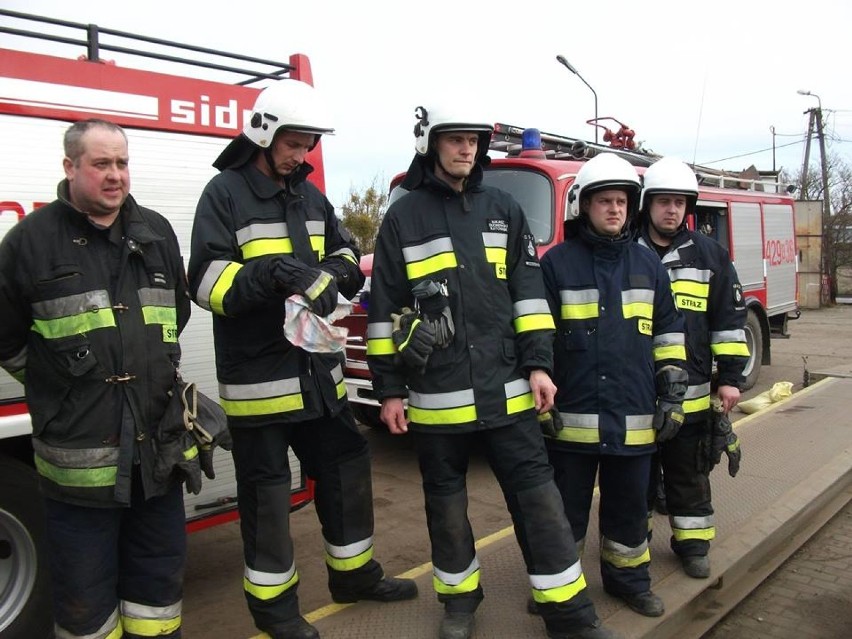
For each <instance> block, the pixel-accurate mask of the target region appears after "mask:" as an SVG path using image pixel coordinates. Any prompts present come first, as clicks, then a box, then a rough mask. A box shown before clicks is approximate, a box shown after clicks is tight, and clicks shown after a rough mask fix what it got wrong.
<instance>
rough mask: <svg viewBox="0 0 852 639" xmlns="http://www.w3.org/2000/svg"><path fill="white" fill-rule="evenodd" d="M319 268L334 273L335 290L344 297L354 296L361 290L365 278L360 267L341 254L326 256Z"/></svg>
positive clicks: (350, 297)
mask: <svg viewBox="0 0 852 639" xmlns="http://www.w3.org/2000/svg"><path fill="white" fill-rule="evenodd" d="M319 268H321V269H322V270H323V271H328V272H329V273H331V274H332V275H334V281H335V282H336V283H337V290H338V291H339V292H340V293H342V294H343V297H345V298H346V299H352V298H353V297H355V295H357V294H358V291H360V290H361V287H362V286H364V280H365V279H366V278H365V277H364V274H363V273H362V272H361V268H360V267H359V266H358V265H357V264H353V263H352V262H351V261H350V260H349V259H348V258H346V257H343V256H342V255H332V256H330V257H326V258H325V259H324V260H322V261H321V262H320V263H319Z"/></svg>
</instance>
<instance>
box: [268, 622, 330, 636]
mask: <svg viewBox="0 0 852 639" xmlns="http://www.w3.org/2000/svg"><path fill="white" fill-rule="evenodd" d="M267 632H268V634H269V636H270V637H272V639H320V633H319V630H317V629H316V628H314V627H313V626H312V625H311V624H309V623H308V622H307V621H305V618H304V617H296V618H294V619H291V620H290V621H287V622H285V623H282V624H277V625H276V626H275V630H274V631H267Z"/></svg>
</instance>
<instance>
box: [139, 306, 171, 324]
mask: <svg viewBox="0 0 852 639" xmlns="http://www.w3.org/2000/svg"><path fill="white" fill-rule="evenodd" d="M142 319H144V320H145V323H146V324H165V325H167V326H176V325H177V310H175V308H174V307H171V308H169V307H166V306H143V307H142Z"/></svg>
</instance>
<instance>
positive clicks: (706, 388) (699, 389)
mask: <svg viewBox="0 0 852 639" xmlns="http://www.w3.org/2000/svg"><path fill="white" fill-rule="evenodd" d="M709 394H710V382H707V383H705V384H698V385H696V386H687V388H686V395H684V396H683V398H684V399H697V398H699V397H704V396H705V395H709Z"/></svg>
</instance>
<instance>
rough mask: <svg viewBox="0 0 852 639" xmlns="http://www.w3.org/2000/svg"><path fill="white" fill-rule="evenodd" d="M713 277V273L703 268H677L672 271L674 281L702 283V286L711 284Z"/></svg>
mask: <svg viewBox="0 0 852 639" xmlns="http://www.w3.org/2000/svg"><path fill="white" fill-rule="evenodd" d="M712 276H713V271H711V270H709V269H703V268H702V269H699V268H675V269H672V271H671V278H672V280H678V281H684V280H688V281H691V282H700V283H701V284H707V283H708V282H710V278H711V277H712Z"/></svg>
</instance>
